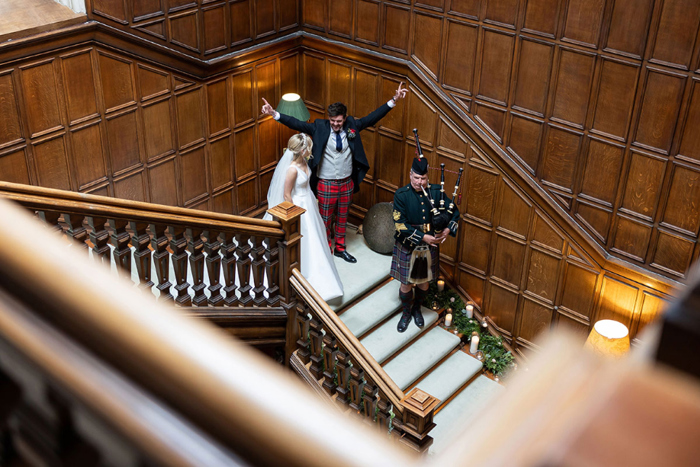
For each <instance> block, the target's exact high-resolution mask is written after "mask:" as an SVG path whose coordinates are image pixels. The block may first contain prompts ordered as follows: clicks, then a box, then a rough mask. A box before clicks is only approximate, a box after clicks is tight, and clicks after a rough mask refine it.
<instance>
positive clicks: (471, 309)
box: [467, 303, 474, 319]
mask: <svg viewBox="0 0 700 467" xmlns="http://www.w3.org/2000/svg"><path fill="white" fill-rule="evenodd" d="M473 317H474V305H472V304H471V303H470V304H469V305H467V318H469V319H471V318H473Z"/></svg>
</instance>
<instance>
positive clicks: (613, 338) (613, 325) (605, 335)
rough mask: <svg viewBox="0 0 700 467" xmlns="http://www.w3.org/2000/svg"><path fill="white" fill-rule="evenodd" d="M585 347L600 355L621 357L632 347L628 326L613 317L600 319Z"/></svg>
mask: <svg viewBox="0 0 700 467" xmlns="http://www.w3.org/2000/svg"><path fill="white" fill-rule="evenodd" d="M584 347H587V348H589V349H591V350H593V352H595V353H597V354H599V355H605V356H611V357H614V358H620V357H622V356H623V355H624V354H625V353H627V351H628V350H629V348H630V336H629V331H628V330H627V326H625V325H624V324H622V323H620V322H618V321H613V320H611V319H603V320H600V321H598V322H597V323H595V325H594V326H593V329H592V330H591V334H590V335H589V336H588V339H587V340H586V344H585V346H584Z"/></svg>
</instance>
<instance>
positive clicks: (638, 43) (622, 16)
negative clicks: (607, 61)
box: [605, 0, 654, 58]
mask: <svg viewBox="0 0 700 467" xmlns="http://www.w3.org/2000/svg"><path fill="white" fill-rule="evenodd" d="M653 8H654V0H615V2H614V3H613V10H612V13H611V19H610V26H609V28H610V29H609V31H608V36H607V39H606V42H605V50H608V51H611V52H612V51H614V52H617V53H621V54H623V55H627V56H630V57H634V58H642V55H644V48H645V45H646V41H647V34H648V32H649V31H648V28H649V21H650V20H651V12H652V10H653Z"/></svg>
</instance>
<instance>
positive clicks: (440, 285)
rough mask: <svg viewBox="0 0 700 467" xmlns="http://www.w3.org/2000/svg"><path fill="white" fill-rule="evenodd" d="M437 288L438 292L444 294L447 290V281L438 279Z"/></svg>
mask: <svg viewBox="0 0 700 467" xmlns="http://www.w3.org/2000/svg"><path fill="white" fill-rule="evenodd" d="M437 287H438V292H442V291H443V290H445V281H444V280H442V279H438V281H437Z"/></svg>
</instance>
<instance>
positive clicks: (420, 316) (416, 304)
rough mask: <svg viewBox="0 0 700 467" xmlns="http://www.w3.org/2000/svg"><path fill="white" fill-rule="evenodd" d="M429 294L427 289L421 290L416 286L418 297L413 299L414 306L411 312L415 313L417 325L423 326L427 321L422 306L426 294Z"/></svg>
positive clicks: (414, 318) (414, 317)
mask: <svg viewBox="0 0 700 467" xmlns="http://www.w3.org/2000/svg"><path fill="white" fill-rule="evenodd" d="M426 295H428V291H427V290H421V289H419V288H418V287H416V298H414V299H413V306H412V307H411V314H413V320H414V321H415V322H416V326H418V327H419V328H422V327H423V325H424V324H425V322H424V321H423V312H422V311H421V309H420V307H421V305H422V304H423V300H425V296H426Z"/></svg>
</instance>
